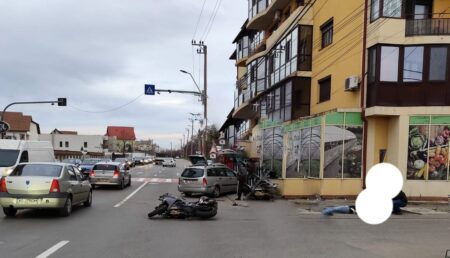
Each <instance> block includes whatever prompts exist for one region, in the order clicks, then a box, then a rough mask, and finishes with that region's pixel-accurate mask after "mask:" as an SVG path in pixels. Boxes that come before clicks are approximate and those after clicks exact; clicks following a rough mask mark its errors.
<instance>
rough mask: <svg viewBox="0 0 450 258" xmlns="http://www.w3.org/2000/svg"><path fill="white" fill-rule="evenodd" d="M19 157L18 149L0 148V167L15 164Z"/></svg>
mask: <svg viewBox="0 0 450 258" xmlns="http://www.w3.org/2000/svg"><path fill="white" fill-rule="evenodd" d="M18 157H19V151H18V150H2V149H0V167H12V166H14V165H15V164H16V162H17V159H18Z"/></svg>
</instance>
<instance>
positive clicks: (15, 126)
mask: <svg viewBox="0 0 450 258" xmlns="http://www.w3.org/2000/svg"><path fill="white" fill-rule="evenodd" d="M0 115H1V116H2V117H3V121H5V122H7V123H8V124H9V127H10V128H9V131H10V132H29V131H30V126H31V122H32V120H33V118H32V117H31V116H24V115H23V114H22V112H5V115H4V116H3V112H0ZM34 123H35V124H36V125H38V124H37V123H36V122H34ZM38 127H39V125H38Z"/></svg>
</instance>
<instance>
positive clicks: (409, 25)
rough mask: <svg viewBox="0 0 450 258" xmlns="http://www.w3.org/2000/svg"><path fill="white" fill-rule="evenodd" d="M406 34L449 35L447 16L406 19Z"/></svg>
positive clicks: (449, 22)
mask: <svg viewBox="0 0 450 258" xmlns="http://www.w3.org/2000/svg"><path fill="white" fill-rule="evenodd" d="M405 34H406V36H433V35H450V19H449V18H433V19H420V20H406V33H405Z"/></svg>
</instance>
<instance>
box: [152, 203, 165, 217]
mask: <svg viewBox="0 0 450 258" xmlns="http://www.w3.org/2000/svg"><path fill="white" fill-rule="evenodd" d="M166 210H167V204H161V205H159V206H158V207H156V208H155V210H154V211H152V212H150V213H149V214H148V217H149V218H151V217H153V216H155V215H161V214H163V213H164V212H165V211H166Z"/></svg>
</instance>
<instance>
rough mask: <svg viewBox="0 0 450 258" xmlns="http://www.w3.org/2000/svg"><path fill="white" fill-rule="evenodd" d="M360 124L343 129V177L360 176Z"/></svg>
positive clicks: (361, 132)
mask: <svg viewBox="0 0 450 258" xmlns="http://www.w3.org/2000/svg"><path fill="white" fill-rule="evenodd" d="M362 136H363V128H362V127H361V126H355V127H346V128H345V131H344V167H343V177H344V178H361V164H362V163H361V160H362V139H363V138H362Z"/></svg>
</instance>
